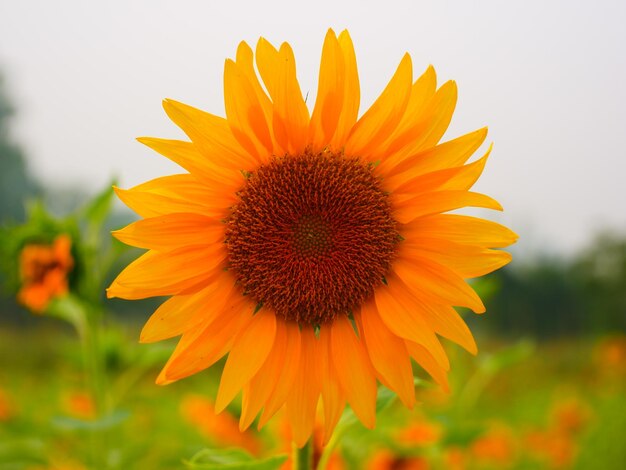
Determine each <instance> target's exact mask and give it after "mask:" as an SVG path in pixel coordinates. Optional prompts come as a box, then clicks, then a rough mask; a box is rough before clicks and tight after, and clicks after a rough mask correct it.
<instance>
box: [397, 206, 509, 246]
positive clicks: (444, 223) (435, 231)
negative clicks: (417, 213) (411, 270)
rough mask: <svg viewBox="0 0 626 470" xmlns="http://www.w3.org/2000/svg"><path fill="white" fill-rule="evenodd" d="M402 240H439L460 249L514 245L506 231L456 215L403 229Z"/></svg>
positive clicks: (432, 218)
mask: <svg viewBox="0 0 626 470" xmlns="http://www.w3.org/2000/svg"><path fill="white" fill-rule="evenodd" d="M400 233H401V234H402V236H403V237H405V239H407V240H408V239H410V238H413V237H415V238H428V239H442V240H447V241H450V242H453V243H460V244H462V245H476V246H480V247H492V248H502V247H505V246H509V245H511V244H512V243H515V241H516V240H517V238H518V236H517V235H516V234H515V233H514V232H513V231H511V230H509V229H508V228H507V227H505V226H503V225H500V224H497V223H495V222H491V221H489V220H484V219H479V218H477V217H470V216H467V215H456V214H436V215H430V216H428V217H422V218H419V219H416V220H414V221H413V222H411V223H409V224H406V225H403V226H402V227H401V228H400Z"/></svg>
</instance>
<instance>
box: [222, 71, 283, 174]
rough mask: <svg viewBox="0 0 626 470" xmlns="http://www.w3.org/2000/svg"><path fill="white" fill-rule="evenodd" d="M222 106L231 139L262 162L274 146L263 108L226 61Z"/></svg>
mask: <svg viewBox="0 0 626 470" xmlns="http://www.w3.org/2000/svg"><path fill="white" fill-rule="evenodd" d="M224 103H225V106H226V116H227V117H228V124H229V125H230V128H231V130H232V132H233V135H234V136H235V138H236V139H237V140H238V141H239V143H240V144H241V146H242V147H244V148H245V149H246V150H247V151H248V153H250V154H251V155H253V156H254V157H255V158H256V160H257V161H258V162H262V161H264V160H266V159H267V158H268V157H269V156H270V155H271V154H272V151H273V147H274V146H273V143H272V137H271V136H270V130H269V127H268V122H267V121H266V118H265V113H264V112H263V107H262V106H261V104H260V103H259V99H258V95H257V94H256V92H255V90H254V88H253V86H252V85H251V84H250V81H249V79H248V77H247V75H246V73H245V72H244V71H242V70H241V69H240V67H239V66H238V65H237V64H235V62H233V61H232V60H230V59H228V60H226V63H225V65H224Z"/></svg>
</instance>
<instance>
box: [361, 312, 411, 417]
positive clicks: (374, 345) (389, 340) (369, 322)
mask: <svg viewBox="0 0 626 470" xmlns="http://www.w3.org/2000/svg"><path fill="white" fill-rule="evenodd" d="M358 317H359V318H360V320H361V322H362V325H363V337H364V339H365V344H366V345H367V353H368V354H369V357H370V359H371V361H372V365H373V366H374V369H376V371H377V372H378V374H380V376H381V377H383V378H384V380H385V382H386V383H387V384H389V387H390V388H391V389H392V390H394V391H395V392H396V393H397V394H398V396H399V397H400V399H401V400H402V402H403V403H404V404H405V406H407V407H408V408H413V405H414V404H415V388H414V385H413V371H412V369H411V360H410V359H409V354H408V352H407V350H406V346H405V344H404V341H403V340H402V339H401V338H399V337H398V336H396V335H394V334H393V333H392V332H391V331H389V328H387V326H386V325H385V324H384V322H383V321H382V319H381V318H380V315H379V313H378V310H377V309H376V304H375V303H374V301H373V300H370V301H368V302H365V303H364V304H363V305H362V306H361V313H360V314H359V315H358Z"/></svg>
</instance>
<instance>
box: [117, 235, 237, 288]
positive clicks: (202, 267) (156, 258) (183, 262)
mask: <svg viewBox="0 0 626 470" xmlns="http://www.w3.org/2000/svg"><path fill="white" fill-rule="evenodd" d="M225 258H226V250H225V248H224V245H223V244H221V243H220V244H214V245H209V246H202V247H183V248H179V249H176V250H173V251H169V252H167V253H160V252H156V251H149V252H147V253H145V254H143V255H142V256H140V257H139V258H137V259H136V260H135V261H133V262H132V263H131V264H129V265H128V266H127V267H126V269H124V271H122V272H121V273H120V274H119V275H118V276H117V278H116V279H115V280H114V281H113V283H112V284H111V287H109V288H108V289H107V297H108V298H111V297H120V298H124V299H133V300H134V299H145V298H146V297H154V296H160V295H176V294H180V293H183V292H184V291H186V290H190V289H192V288H196V290H200V289H201V287H200V286H202V285H203V284H204V285H206V284H207V283H208V282H210V280H211V279H212V278H214V277H215V275H216V273H215V271H214V270H215V268H216V267H218V266H220V265H221V263H222V262H223V261H224V259H225ZM192 291H193V290H192Z"/></svg>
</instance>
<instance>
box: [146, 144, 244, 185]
mask: <svg viewBox="0 0 626 470" xmlns="http://www.w3.org/2000/svg"><path fill="white" fill-rule="evenodd" d="M137 140H138V141H139V142H141V143H142V144H144V145H146V146H147V147H150V148H151V149H152V150H154V151H156V152H157V153H160V154H161V155H163V156H164V157H167V158H169V159H170V160H172V161H173V162H174V163H176V164H178V165H180V166H181V167H182V168H184V169H185V170H187V171H188V172H189V173H191V174H193V175H194V176H197V177H199V178H208V179H210V180H216V179H217V180H220V179H224V175H226V177H227V178H228V177H229V175H232V176H233V177H234V176H236V171H237V170H234V169H233V168H232V167H230V165H229V164H228V163H229V162H215V161H211V159H210V157H213V159H214V160H216V157H218V156H217V155H211V156H210V157H209V156H207V155H204V154H202V153H200V151H199V150H198V148H197V147H196V145H194V144H193V143H192V142H184V141H181V140H170V139H157V138H156V137H138V138H137ZM220 163H222V164H223V165H225V166H226V168H224V167H222V166H220Z"/></svg>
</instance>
